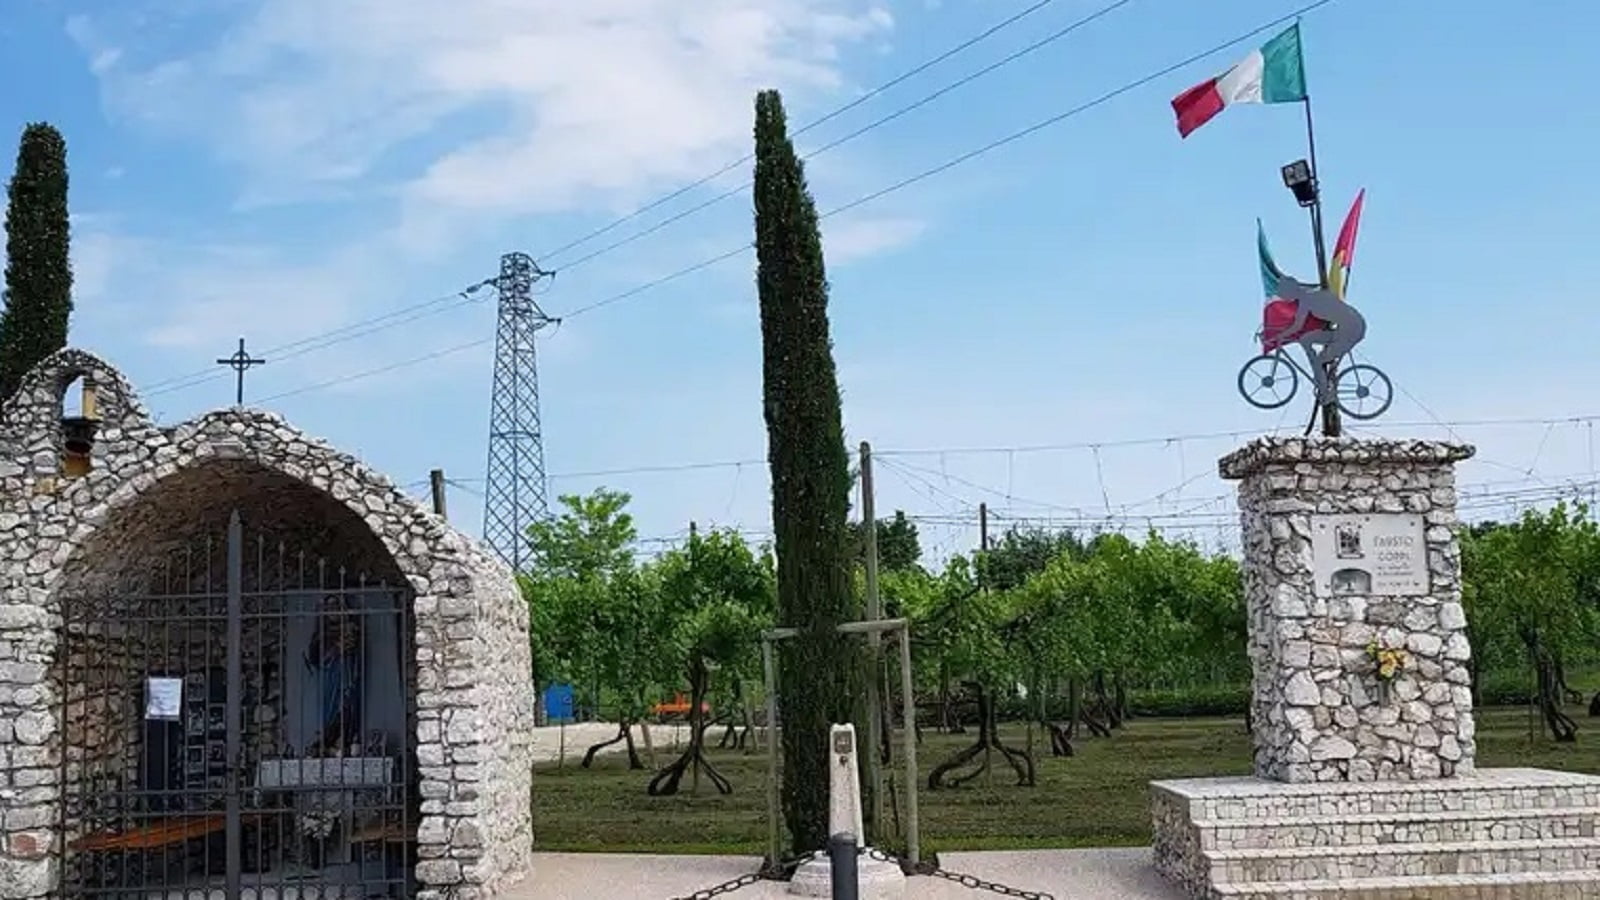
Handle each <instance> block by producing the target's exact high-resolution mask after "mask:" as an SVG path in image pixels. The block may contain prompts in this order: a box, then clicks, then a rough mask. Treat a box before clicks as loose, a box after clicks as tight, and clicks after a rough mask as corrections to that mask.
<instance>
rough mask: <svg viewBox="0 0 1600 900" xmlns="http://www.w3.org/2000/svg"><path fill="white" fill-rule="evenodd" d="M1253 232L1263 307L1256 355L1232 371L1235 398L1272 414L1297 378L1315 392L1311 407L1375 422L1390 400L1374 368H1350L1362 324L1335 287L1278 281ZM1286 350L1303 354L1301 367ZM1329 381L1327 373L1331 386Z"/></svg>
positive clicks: (1262, 240) (1387, 385)
mask: <svg viewBox="0 0 1600 900" xmlns="http://www.w3.org/2000/svg"><path fill="white" fill-rule="evenodd" d="M1257 229H1258V234H1259V237H1258V245H1259V250H1260V256H1261V279H1262V286H1263V287H1264V288H1265V290H1266V295H1267V304H1266V306H1265V307H1264V309H1263V311H1262V328H1261V330H1260V331H1258V332H1256V340H1257V341H1259V342H1260V344H1261V353H1260V355H1258V356H1256V357H1254V358H1252V359H1251V360H1250V361H1249V362H1247V363H1245V364H1244V367H1243V368H1241V369H1240V370H1239V378H1238V383H1239V394H1240V395H1241V396H1243V397H1244V399H1245V402H1247V403H1249V404H1250V405H1251V406H1254V407H1256V408H1258V409H1278V408H1280V407H1282V406H1284V405H1285V404H1287V403H1288V402H1289V401H1290V400H1293V399H1294V397H1295V394H1296V393H1297V392H1298V391H1299V389H1300V379H1301V378H1302V377H1304V378H1306V379H1308V380H1309V381H1310V382H1311V383H1312V384H1313V385H1314V386H1315V388H1316V394H1317V403H1318V405H1322V404H1324V403H1327V402H1328V401H1330V400H1331V401H1332V402H1334V403H1336V404H1337V405H1338V407H1339V410H1340V411H1341V412H1343V413H1344V414H1345V415H1347V416H1349V417H1350V418H1352V419H1360V420H1367V419H1375V418H1377V417H1378V416H1381V415H1383V414H1384V413H1385V412H1387V411H1388V409H1389V404H1390V403H1391V402H1393V400H1394V385H1393V384H1392V383H1391V382H1390V381H1389V376H1388V375H1385V374H1384V373H1383V371H1382V370H1381V369H1379V368H1378V367H1376V366H1371V365H1368V364H1366V363H1358V362H1355V361H1354V356H1353V353H1352V351H1353V350H1354V349H1355V347H1356V345H1357V344H1359V343H1360V342H1361V340H1362V338H1364V337H1366V334H1367V322H1366V319H1365V318H1363V317H1362V315H1361V313H1360V311H1358V310H1357V309H1356V308H1355V307H1354V306H1351V305H1350V304H1349V302H1348V301H1346V300H1345V299H1344V297H1343V294H1342V291H1341V290H1340V289H1339V288H1341V287H1342V286H1343V285H1342V283H1336V284H1337V286H1336V287H1335V288H1334V289H1331V290H1330V289H1329V288H1325V287H1319V286H1316V285H1310V284H1305V283H1303V282H1300V281H1297V280H1295V279H1293V278H1290V277H1289V276H1288V275H1285V274H1283V272H1282V271H1281V270H1279V269H1278V267H1277V265H1276V264H1275V263H1274V262H1273V260H1272V254H1271V252H1270V251H1269V250H1268V249H1267V241H1266V235H1265V233H1260V232H1259V229H1260V226H1259V223H1258V224H1257ZM1347 230H1349V231H1351V233H1352V234H1351V238H1350V242H1351V243H1352V244H1353V243H1354V237H1353V229H1351V228H1349V226H1348V225H1347ZM1343 241H1344V237H1343V236H1342V235H1341V243H1343ZM1347 258H1348V257H1347ZM1291 344H1298V345H1299V346H1300V347H1301V348H1302V349H1303V350H1304V352H1305V355H1306V361H1307V364H1306V365H1303V366H1302V365H1301V364H1300V363H1298V362H1296V361H1295V360H1294V358H1293V357H1292V356H1290V355H1289V352H1288V347H1289V346H1290V345H1291ZM1341 367H1342V368H1341ZM1330 373H1335V374H1333V377H1332V380H1331V382H1330V380H1329V374H1330Z"/></svg>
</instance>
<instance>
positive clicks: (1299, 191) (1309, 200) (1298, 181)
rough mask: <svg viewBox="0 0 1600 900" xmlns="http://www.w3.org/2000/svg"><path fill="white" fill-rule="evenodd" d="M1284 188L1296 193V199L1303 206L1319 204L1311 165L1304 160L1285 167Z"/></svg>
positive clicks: (1298, 160)
mask: <svg viewBox="0 0 1600 900" xmlns="http://www.w3.org/2000/svg"><path fill="white" fill-rule="evenodd" d="M1283 186H1284V187H1286V188H1288V189H1289V190H1290V191H1291V192H1293V193H1294V199H1295V200H1296V202H1298V203H1299V204H1300V205H1301V206H1311V205H1313V204H1315V203H1316V202H1317V181H1316V179H1315V178H1313V177H1312V175H1311V164H1310V163H1308V162H1306V161H1305V160H1303V159H1297V160H1295V161H1294V162H1292V163H1289V164H1288V165H1286V166H1284V167H1283Z"/></svg>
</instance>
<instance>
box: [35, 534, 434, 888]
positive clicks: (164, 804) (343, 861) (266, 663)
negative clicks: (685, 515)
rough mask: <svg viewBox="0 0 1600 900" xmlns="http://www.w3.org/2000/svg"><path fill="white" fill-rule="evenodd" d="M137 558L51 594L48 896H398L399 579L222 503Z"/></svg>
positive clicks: (404, 777)
mask: <svg viewBox="0 0 1600 900" xmlns="http://www.w3.org/2000/svg"><path fill="white" fill-rule="evenodd" d="M155 568H156V570H157V574H156V575H155V577H153V578H152V579H150V582H149V583H148V584H147V585H146V587H145V588H144V589H143V592H142V593H131V592H122V591H106V592H103V593H99V594H94V595H91V596H77V597H70V598H66V599H65V600H64V601H63V603H62V620H63V623H62V625H63V627H62V656H61V670H60V672H61V681H60V684H61V687H62V689H63V692H64V693H63V703H62V735H63V750H64V752H63V754H62V769H61V779H60V780H61V785H62V801H63V802H62V821H61V826H62V835H63V841H64V846H65V848H66V852H65V854H64V858H63V865H62V870H61V882H60V883H61V892H60V893H61V896H62V897H64V898H68V900H77V898H97V900H100V898H117V900H135V898H137V900H168V898H173V900H179V898H181V900H214V898H218V897H226V898H230V900H290V898H294V900H350V898H378V897H387V898H408V897H411V896H414V894H415V890H416V889H415V885H414V883H413V880H412V870H413V868H414V865H415V856H414V848H415V828H416V822H417V821H418V818H419V809H418V806H417V805H416V798H417V791H416V790H415V773H416V761H415V758H414V751H415V744H414V742H413V741H412V740H411V738H410V736H411V735H414V734H415V733H416V723H415V711H414V710H415V708H414V706H413V704H412V701H411V696H412V691H413V689H414V685H413V683H412V682H413V678H414V670H413V669H412V668H411V666H410V665H409V660H410V659H412V658H413V654H412V652H411V640H412V633H411V627H410V625H411V623H410V618H409V615H408V606H409V604H408V603H407V602H406V601H407V600H408V599H409V593H408V592H406V591H404V590H402V589H399V588H396V587H394V586H392V585H388V584H384V583H381V582H378V583H369V581H368V579H367V578H366V577H365V576H363V575H359V574H356V573H353V572H347V571H346V570H345V569H344V568H341V567H339V566H338V564H337V563H331V562H328V561H325V560H323V559H319V558H318V557H317V556H315V555H311V554H307V553H305V552H301V551H297V550H294V549H292V548H290V547H288V546H286V545H285V544H283V543H274V542H272V541H270V540H268V539H267V538H265V537H264V536H252V537H251V538H250V539H247V538H246V537H245V533H244V528H243V526H242V524H241V521H240V517H239V514H238V513H234V514H233V515H232V516H231V518H230V521H229V524H228V526H227V531H226V534H225V535H223V536H221V539H218V538H217V537H215V536H214V537H212V538H210V539H207V540H204V541H202V542H201V543H200V545H198V546H193V547H187V548H184V549H182V550H179V551H177V552H176V553H174V554H172V556H171V557H170V558H168V559H165V560H163V561H161V562H159V563H158V564H156V566H155ZM84 593H86V594H92V593H93V592H88V591H86V592H84Z"/></svg>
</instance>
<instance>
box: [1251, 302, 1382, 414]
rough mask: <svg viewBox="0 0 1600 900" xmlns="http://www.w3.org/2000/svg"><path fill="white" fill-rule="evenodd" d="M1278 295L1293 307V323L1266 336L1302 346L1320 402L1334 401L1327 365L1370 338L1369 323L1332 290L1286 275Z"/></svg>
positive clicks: (1284, 342)
mask: <svg viewBox="0 0 1600 900" xmlns="http://www.w3.org/2000/svg"><path fill="white" fill-rule="evenodd" d="M1278 296H1279V297H1280V298H1282V299H1284V300H1287V301H1289V302H1290V303H1293V304H1294V307H1295V310H1294V320H1293V321H1291V322H1290V323H1289V324H1288V325H1286V326H1284V328H1283V329H1282V330H1281V331H1279V332H1278V333H1276V334H1272V335H1265V337H1266V338H1267V339H1268V340H1269V341H1272V342H1273V343H1277V344H1279V345H1282V344H1286V343H1288V342H1289V341H1294V342H1295V343H1297V344H1299V345H1300V348H1301V349H1302V350H1304V351H1305V354H1306V361H1307V362H1309V363H1310V364H1311V374H1312V375H1313V376H1314V378H1313V381H1314V382H1315V383H1316V386H1317V403H1318V404H1319V405H1321V404H1323V403H1327V402H1328V401H1329V400H1332V399H1334V398H1333V396H1332V392H1333V388H1332V386H1331V385H1330V384H1329V383H1328V366H1329V365H1331V364H1336V363H1338V362H1339V361H1340V360H1342V359H1344V357H1345V356H1346V355H1348V354H1349V353H1350V351H1351V350H1354V349H1355V347H1356V345H1357V344H1359V343H1361V339H1362V338H1364V337H1366V336H1367V320H1366V319H1364V318H1362V316H1361V313H1360V312H1358V311H1357V310H1356V308H1355V307H1354V306H1351V305H1350V304H1348V303H1346V302H1345V301H1343V300H1340V299H1339V298H1338V297H1337V296H1335V295H1334V293H1333V291H1330V290H1328V289H1327V288H1320V287H1315V286H1313V285H1309V284H1302V283H1301V282H1299V281H1296V280H1295V279H1293V278H1290V277H1288V276H1287V275H1285V276H1281V277H1280V278H1279V279H1278Z"/></svg>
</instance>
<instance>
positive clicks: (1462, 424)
mask: <svg viewBox="0 0 1600 900" xmlns="http://www.w3.org/2000/svg"><path fill="white" fill-rule="evenodd" d="M1591 421H1600V414H1595V415H1582V416H1557V417H1552V418H1542V419H1541V418H1529V417H1522V418H1513V419H1459V420H1452V421H1434V422H1392V423H1388V424H1385V425H1383V426H1382V427H1384V428H1391V429H1406V428H1417V427H1421V426H1431V427H1451V428H1469V427H1493V426H1540V427H1543V426H1546V425H1550V424H1552V423H1554V424H1558V425H1559V424H1582V423H1586V422H1591ZM1367 427H1369V428H1371V427H1373V426H1367ZM1260 436H1261V432H1260V431H1259V430H1249V429H1245V430H1239V431H1209V432H1191V433H1187V434H1173V435H1165V436H1157V437H1141V438H1126V439H1116V440H1098V441H1081V442H1075V443H1060V444H1017V445H1012V446H986V447H981V446H951V447H913V448H894V447H889V448H883V449H877V448H875V449H874V450H873V457H874V458H875V459H880V460H883V459H885V458H893V457H907V456H913V457H914V456H963V455H980V454H986V455H993V454H1002V453H1004V454H1018V453H1054V452H1064V451H1074V450H1089V449H1092V448H1094V447H1099V448H1101V449H1102V450H1112V449H1118V448H1125V447H1138V446H1155V445H1173V446H1174V447H1176V446H1177V445H1178V444H1181V443H1185V442H1199V441H1205V440H1221V439H1224V438H1239V437H1260ZM1461 440H1465V438H1461ZM851 453H852V454H853V453H854V451H851ZM1475 460H1476V458H1475ZM897 462H900V461H898V460H897ZM765 463H766V460H765V459H761V458H756V457H750V458H747V459H728V460H706V461H694V462H682V463H651V464H643V465H637V466H618V467H613V468H606V469H590V470H577V471H571V472H553V473H551V474H550V475H549V477H550V478H551V479H578V478H599V477H608V476H612V475H644V474H654V473H670V472H688V471H694V470H701V469H732V468H737V467H740V466H759V465H763V464H765ZM900 465H909V464H907V463H904V462H900ZM912 468H915V469H917V470H918V471H922V472H927V473H929V474H930V475H933V476H936V477H938V478H946V477H948V478H950V479H951V480H953V481H959V480H961V479H959V478H957V477H955V476H951V475H949V474H948V473H945V472H934V471H933V470H932V469H925V468H922V467H919V466H912ZM1516 471H1517V474H1518V475H1519V476H1521V477H1519V478H1515V479H1501V480H1497V481H1492V482H1477V484H1498V485H1504V484H1525V483H1527V482H1528V481H1529V480H1530V479H1529V478H1528V477H1527V475H1526V473H1525V472H1523V471H1522V470H1520V469H1519V470H1516ZM1212 474H1213V473H1212V472H1211V471H1209V470H1208V471H1205V472H1201V473H1199V474H1196V475H1194V476H1191V477H1189V478H1188V479H1187V480H1185V481H1184V482H1183V483H1182V484H1181V485H1177V486H1174V487H1172V488H1168V489H1167V490H1166V491H1163V492H1162V493H1161V494H1157V495H1154V496H1152V497H1149V498H1148V499H1145V500H1141V501H1138V502H1136V503H1134V504H1130V506H1144V505H1148V504H1150V503H1154V502H1158V501H1159V500H1160V499H1161V498H1162V497H1163V496H1165V495H1166V494H1168V493H1172V492H1174V491H1176V490H1177V489H1178V488H1179V487H1187V486H1189V485H1191V484H1193V483H1195V482H1197V481H1199V480H1201V479H1203V478H1208V477H1211V476H1212ZM467 480H468V481H481V480H482V479H467ZM424 483H425V482H424ZM985 490H989V491H991V492H993V493H996V494H998V495H1000V496H1003V497H1008V498H1009V497H1012V496H1013V495H1011V494H1008V493H1006V492H1004V491H1000V490H998V489H992V488H986V489H985ZM949 496H954V495H949Z"/></svg>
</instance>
